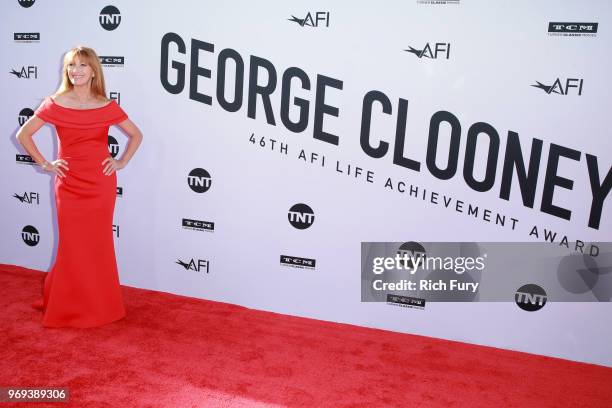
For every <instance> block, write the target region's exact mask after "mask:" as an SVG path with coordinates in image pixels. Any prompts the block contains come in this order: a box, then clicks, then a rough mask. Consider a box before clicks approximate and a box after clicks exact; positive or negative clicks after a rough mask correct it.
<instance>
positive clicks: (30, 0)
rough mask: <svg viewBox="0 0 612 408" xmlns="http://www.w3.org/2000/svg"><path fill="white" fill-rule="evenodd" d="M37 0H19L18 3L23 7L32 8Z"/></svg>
mask: <svg viewBox="0 0 612 408" xmlns="http://www.w3.org/2000/svg"><path fill="white" fill-rule="evenodd" d="M35 1H36V0H17V3H19V5H20V6H21V7H24V8H30V7H32V6H33V5H34V2H35Z"/></svg>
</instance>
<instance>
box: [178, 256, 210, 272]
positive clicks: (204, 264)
mask: <svg viewBox="0 0 612 408" xmlns="http://www.w3.org/2000/svg"><path fill="white" fill-rule="evenodd" d="M176 263H177V264H179V265H181V266H182V267H183V268H185V270H192V271H196V272H200V271H204V272H206V273H208V271H209V268H210V262H209V261H207V260H204V259H198V260H197V262H196V260H195V259H193V258H191V260H190V261H189V262H183V261H181V260H180V259H179V260H177V261H176Z"/></svg>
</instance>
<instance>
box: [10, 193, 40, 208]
mask: <svg viewBox="0 0 612 408" xmlns="http://www.w3.org/2000/svg"><path fill="white" fill-rule="evenodd" d="M13 197H15V198H16V199H18V200H19V201H21V202H22V203H26V204H36V205H38V204H40V200H39V197H38V193H36V192H34V191H30V192H27V191H26V192H24V193H23V195H19V194H17V193H15V194H13Z"/></svg>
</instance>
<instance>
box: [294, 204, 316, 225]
mask: <svg viewBox="0 0 612 408" xmlns="http://www.w3.org/2000/svg"><path fill="white" fill-rule="evenodd" d="M287 217H288V218H289V223H290V224H291V225H293V226H294V227H295V228H297V229H306V228H308V227H310V226H311V225H312V224H313V223H314V219H315V216H314V211H312V208H310V207H309V206H308V205H306V204H302V203H300V204H295V205H294V206H292V207H291V208H290V209H289V213H288V214H287Z"/></svg>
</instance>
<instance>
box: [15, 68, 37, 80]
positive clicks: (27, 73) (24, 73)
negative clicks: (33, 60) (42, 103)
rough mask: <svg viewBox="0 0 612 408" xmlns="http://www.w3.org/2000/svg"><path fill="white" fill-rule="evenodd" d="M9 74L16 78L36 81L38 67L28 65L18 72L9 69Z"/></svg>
mask: <svg viewBox="0 0 612 408" xmlns="http://www.w3.org/2000/svg"><path fill="white" fill-rule="evenodd" d="M9 73H10V74H13V75H15V76H16V77H17V78H23V79H31V78H34V79H36V78H38V67H36V66H33V65H29V66H27V67H26V66H23V67H21V69H20V70H16V69H11V70H10V72H9Z"/></svg>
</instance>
